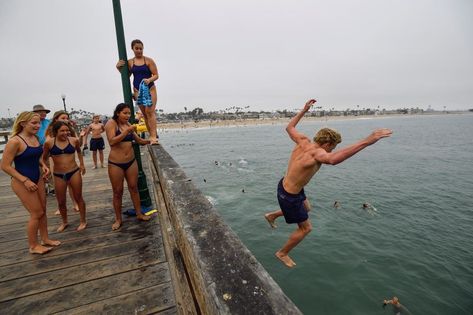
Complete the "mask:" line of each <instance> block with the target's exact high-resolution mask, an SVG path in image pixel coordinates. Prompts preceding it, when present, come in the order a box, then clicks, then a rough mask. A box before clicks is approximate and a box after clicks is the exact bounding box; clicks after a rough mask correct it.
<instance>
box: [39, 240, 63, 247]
mask: <svg viewBox="0 0 473 315" xmlns="http://www.w3.org/2000/svg"><path fill="white" fill-rule="evenodd" d="M43 245H47V246H59V245H61V242H60V241H54V240H50V239H49V238H48V239H47V240H45V241H43Z"/></svg>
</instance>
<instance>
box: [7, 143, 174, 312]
mask: <svg viewBox="0 0 473 315" xmlns="http://www.w3.org/2000/svg"><path fill="white" fill-rule="evenodd" d="M144 151H146V149H144V148H142V152H144ZM107 156H108V152H105V157H107ZM85 161H86V168H87V173H86V174H85V176H84V178H83V183H84V184H83V194H84V199H85V202H86V206H87V222H88V227H87V228H86V229H85V230H84V231H81V232H77V231H75V228H76V227H77V226H78V224H79V215H78V214H77V213H75V212H74V211H73V210H72V207H70V206H69V207H68V209H69V210H68V214H69V224H70V225H69V227H68V228H67V229H66V230H65V231H64V232H62V233H56V232H55V230H56V228H57V227H58V225H59V224H60V221H61V220H60V217H59V216H56V215H54V212H55V211H56V209H57V203H56V199H55V197H52V196H48V197H47V216H48V230H49V233H50V237H51V238H52V239H58V240H60V241H61V242H62V244H61V245H60V246H59V247H57V248H55V249H53V250H52V251H51V252H49V253H47V254H45V255H42V256H40V255H32V254H29V253H28V243H27V237H26V223H27V221H28V217H29V215H28V212H27V211H26V209H24V207H23V206H22V204H21V202H20V201H19V199H18V198H17V196H16V195H15V194H14V193H13V191H12V190H11V187H10V178H9V177H8V176H7V175H6V174H5V173H3V172H0V313H1V314H57V313H60V314H166V315H167V314H176V313H178V309H179V308H178V306H176V298H175V289H174V287H173V281H172V279H171V276H172V272H173V267H172V266H170V263H169V262H168V260H167V258H166V257H167V255H166V249H165V247H164V244H163V235H162V230H161V225H162V223H161V218H160V216H161V214H160V213H158V215H157V216H156V217H155V218H154V219H153V220H152V221H150V222H138V221H137V220H136V219H135V218H133V217H132V218H126V216H124V222H123V226H122V228H121V229H120V230H119V231H112V230H111V225H112V223H113V221H114V212H113V208H112V190H111V186H110V182H109V179H108V173H107V168H99V169H96V170H94V169H92V157H91V155H90V153H89V154H88V155H86V157H85ZM105 163H106V162H105ZM143 168H144V170H145V173H146V174H147V180H148V185H149V188H150V189H151V190H150V194H151V196H152V200H153V203H155V199H154V196H155V193H156V192H153V191H152V190H153V189H154V188H153V185H150V184H149V183H152V182H153V178H152V176H151V175H150V173H149V171H150V169H149V165H148V163H146V158H144V159H143ZM68 199H69V197H68ZM130 208H133V207H132V205H131V201H130V198H129V193H128V191H127V190H126V188H125V192H124V195H123V209H124V210H125V209H130ZM178 294H179V292H178ZM178 296H179V295H178Z"/></svg>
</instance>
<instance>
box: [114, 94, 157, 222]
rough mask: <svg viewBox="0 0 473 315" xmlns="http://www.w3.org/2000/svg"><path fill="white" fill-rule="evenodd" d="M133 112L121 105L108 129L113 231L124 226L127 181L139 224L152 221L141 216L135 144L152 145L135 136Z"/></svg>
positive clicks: (117, 108) (126, 106) (118, 106)
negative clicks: (113, 213) (123, 200)
mask: <svg viewBox="0 0 473 315" xmlns="http://www.w3.org/2000/svg"><path fill="white" fill-rule="evenodd" d="M130 116H131V111H130V108H129V107H128V105H126V104H123V103H121V104H118V105H117V107H116V108H115V111H114V112H113V119H110V120H109V121H108V122H107V124H106V125H105V132H106V134H107V139H108V143H109V144H110V154H109V156H108V176H109V177H110V182H111V184H112V189H113V208H114V210H115V222H114V223H113V225H112V230H117V229H119V228H120V226H121V225H122V197H123V180H124V179H126V182H127V184H128V191H129V192H130V196H131V200H132V202H133V206H134V207H135V211H136V217H137V218H138V220H142V221H148V220H149V219H150V218H151V217H149V216H146V215H143V214H142V213H141V204H140V195H139V193H138V164H137V162H136V160H135V154H134V152H133V145H132V141H133V140H134V141H136V142H137V143H139V144H142V145H144V144H149V143H150V141H149V140H145V139H142V138H140V137H139V136H138V135H137V134H136V126H133V125H130V123H129V122H128V120H129V119H130Z"/></svg>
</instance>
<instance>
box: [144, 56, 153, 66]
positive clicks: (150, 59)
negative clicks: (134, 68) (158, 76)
mask: <svg viewBox="0 0 473 315" xmlns="http://www.w3.org/2000/svg"><path fill="white" fill-rule="evenodd" d="M144 57H145V58H146V61H147V62H149V63H151V64H156V63H155V62H154V59H153V58H151V57H148V56H144Z"/></svg>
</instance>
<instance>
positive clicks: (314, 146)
mask: <svg viewBox="0 0 473 315" xmlns="http://www.w3.org/2000/svg"><path fill="white" fill-rule="evenodd" d="M315 102H316V100H314V99H312V100H309V101H307V103H306V104H305V106H304V108H303V109H302V110H301V111H300V112H299V113H298V114H297V115H296V116H295V117H294V118H292V119H291V121H290V122H289V124H288V125H287V127H286V131H287V133H288V134H289V137H290V138H291V139H292V141H294V142H295V143H296V146H295V147H294V149H293V151H292V153H291V157H290V159H289V163H288V167H287V172H286V175H285V176H284V177H283V178H281V180H280V181H279V184H278V188H277V197H278V202H279V206H280V208H281V209H280V210H276V211H273V212H269V213H266V214H265V218H266V220H267V221H268V222H269V224H270V226H271V227H272V228H275V227H276V225H275V220H276V219H277V218H278V217H280V216H284V218H285V219H286V223H289V224H291V223H297V225H298V228H297V229H296V230H295V231H294V232H293V233H292V234H291V235H290V236H289V240H288V241H287V242H286V244H284V246H283V247H282V248H281V249H279V250H278V251H277V252H276V254H275V255H276V257H277V258H278V259H279V260H281V261H282V262H283V263H284V264H285V265H286V266H287V267H289V268H292V267H294V266H295V265H296V263H295V262H294V261H293V260H292V259H291V258H290V257H289V255H288V254H289V252H290V251H291V250H292V249H293V248H294V247H295V246H296V245H297V244H299V242H300V241H302V240H303V239H304V237H305V236H306V235H307V234H309V232H310V231H311V230H312V224H311V222H310V220H309V216H308V211H310V204H309V202H308V200H307V198H306V195H305V192H304V186H306V185H307V184H308V183H309V182H310V180H311V179H312V177H313V176H314V175H315V173H317V171H318V170H319V169H320V167H321V166H322V164H330V165H336V164H339V163H341V162H343V161H345V160H346V159H348V158H349V157H351V156H353V155H354V154H356V153H358V152H359V151H361V150H363V149H364V148H366V147H367V146H369V145H372V144H374V143H376V142H377V141H378V140H380V139H381V138H385V137H389V136H390V135H391V134H392V131H391V130H389V129H377V130H375V131H374V132H373V133H372V134H371V135H369V136H368V137H367V138H365V139H363V140H360V141H358V142H356V143H354V144H352V145H350V146H347V147H345V148H342V149H340V150H337V151H335V152H332V151H333V150H334V149H335V147H336V146H337V144H338V143H340V142H341V141H342V139H341V135H340V134H339V133H338V132H337V131H335V130H333V129H330V128H323V129H321V130H319V131H318V132H317V134H316V135H315V137H314V142H311V141H310V139H309V138H308V137H307V136H306V135H304V134H302V133H300V132H298V131H297V130H296V125H297V123H298V122H299V121H300V120H301V118H302V117H303V116H304V114H305V113H307V112H308V111H309V109H310V108H311V106H312V105H313V104H314V103H315Z"/></svg>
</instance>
